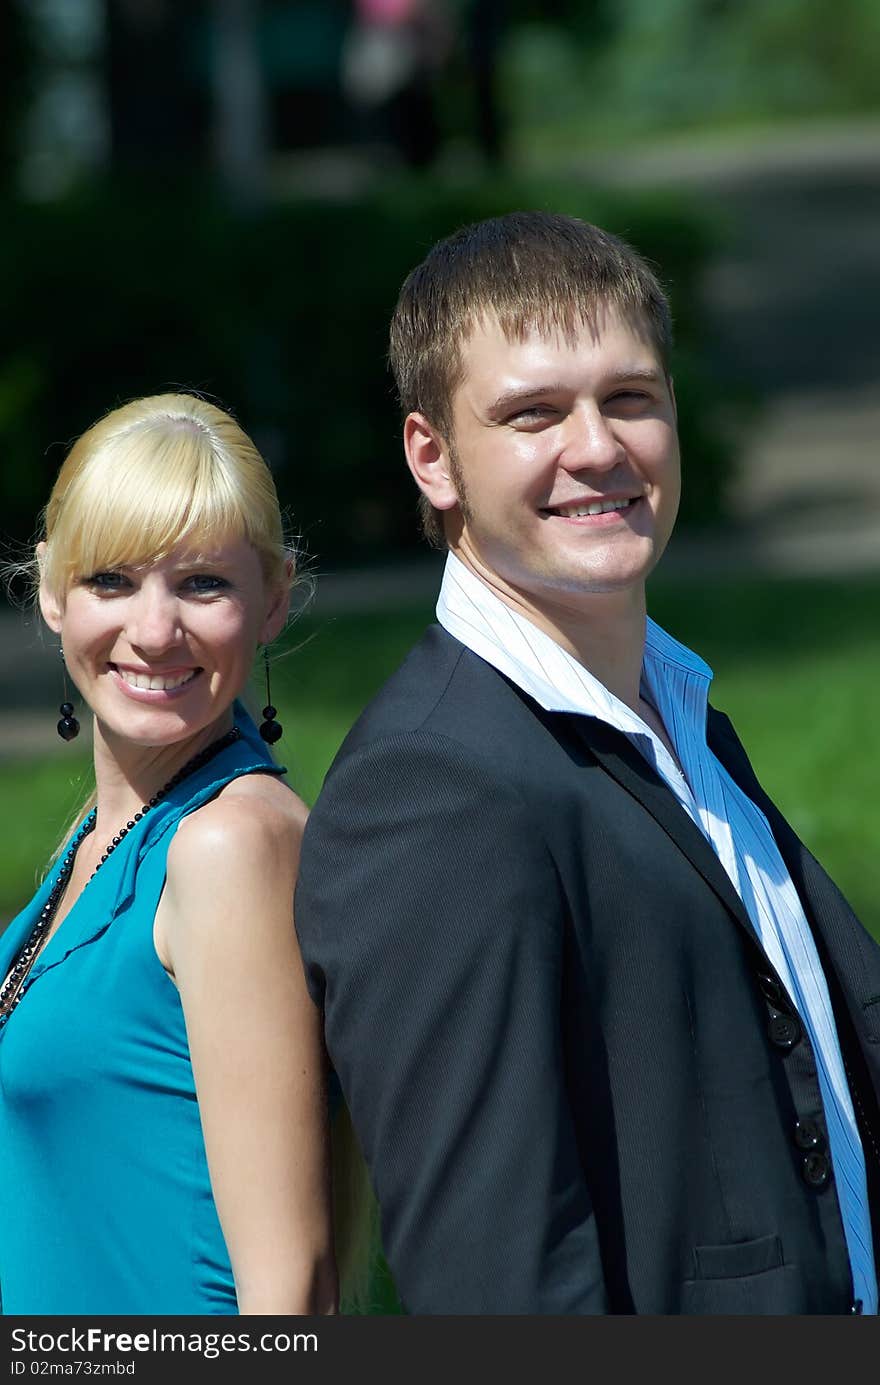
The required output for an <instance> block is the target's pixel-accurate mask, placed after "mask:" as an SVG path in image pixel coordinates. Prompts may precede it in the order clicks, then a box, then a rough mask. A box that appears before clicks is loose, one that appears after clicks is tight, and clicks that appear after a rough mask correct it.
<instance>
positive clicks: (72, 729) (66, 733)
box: [57, 645, 79, 741]
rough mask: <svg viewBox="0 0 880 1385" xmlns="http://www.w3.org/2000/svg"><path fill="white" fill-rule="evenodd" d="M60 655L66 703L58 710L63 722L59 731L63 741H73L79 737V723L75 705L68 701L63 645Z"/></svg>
mask: <svg viewBox="0 0 880 1385" xmlns="http://www.w3.org/2000/svg"><path fill="white" fill-rule="evenodd" d="M58 653H59V654H60V655H61V668H62V676H63V678H64V701H63V702H62V704H61V706H60V707H59V709H58V710H59V711H60V713H61V720H60V721H59V723H58V727H57V730H58V734H59V736H60V737H61V739H62V740H63V741H73V740H75V739H76V737H77V736H78V735H79V722H78V721H77V719H76V717H75V716H74V715H73V703H72V702H70V701H69V700H68V699H69V697H70V692H69V690H68V687H67V665H66V663H65V662H64V646H63V645H59V648H58Z"/></svg>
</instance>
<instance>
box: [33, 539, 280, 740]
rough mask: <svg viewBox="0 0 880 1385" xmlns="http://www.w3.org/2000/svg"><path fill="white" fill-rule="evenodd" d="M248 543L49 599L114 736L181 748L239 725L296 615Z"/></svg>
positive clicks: (174, 555)
mask: <svg viewBox="0 0 880 1385" xmlns="http://www.w3.org/2000/svg"><path fill="white" fill-rule="evenodd" d="M286 595H287V593H286V590H285V591H278V590H276V591H273V590H271V589H269V588H268V587H267V585H266V581H265V577H264V573H263V567H262V564H261V562H260V558H259V555H258V554H257V552H256V550H255V549H254V547H253V546H252V545H251V544H250V543H249V542H248V541H247V539H244V538H225V539H223V540H221V541H218V542H216V543H212V544H207V545H205V544H199V545H198V546H196V545H195V544H192V543H190V542H188V541H183V542H182V543H181V544H179V545H178V547H176V548H175V549H173V550H172V552H171V553H170V554H168V555H167V556H166V557H163V558H161V559H158V560H156V561H155V562H149V563H143V564H138V565H137V566H131V567H128V566H125V565H122V566H119V567H115V568H112V569H110V570H102V571H98V572H90V573H85V574H82V575H80V576H78V577H76V578H75V579H74V580H73V582H72V583H71V584H70V586H69V588H68V590H67V592H66V594H65V595H64V598H63V600H61V599H59V598H58V597H56V596H55V595H54V594H53V593H52V592H50V591H46V590H41V592H40V604H41V607H42V610H43V615H44V617H45V619H46V621H47V623H48V625H49V626H50V627H51V628H52V629H53V630H54V631H55V632H56V634H58V635H60V637H61V643H62V648H63V651H64V659H65V663H66V665H67V669H68V672H69V674H70V677H71V678H72V680H73V682H74V683H75V684H76V686H77V688H78V689H79V692H80V694H81V695H82V697H83V699H84V700H85V702H86V703H88V705H89V707H90V708H91V710H92V711H93V713H94V715H95V717H96V718H97V720H98V722H99V723H100V724H101V726H102V731H103V733H104V735H105V737H106V736H107V734H108V733H109V734H110V735H111V736H116V737H120V738H121V739H123V740H125V741H129V742H132V743H135V744H139V745H143V746H164V745H173V744H175V743H177V742H178V741H184V740H188V739H189V738H190V737H191V736H194V735H198V734H199V733H200V732H202V731H205V730H206V729H207V728H213V727H215V726H216V728H217V730H218V731H220V730H222V729H223V728H224V726H225V725H226V724H227V723H231V716H230V709H231V707H232V703H233V702H234V700H235V698H236V697H237V696H238V695H239V694H240V693H241V692H242V691H243V689H244V687H245V685H246V683H247V680H248V676H249V674H250V670H251V666H252V663H253V658H254V654H255V652H256V648H257V645H258V644H259V643H262V642H265V641H267V640H269V639H272V638H273V637H274V636H275V635H276V634H277V633H278V630H279V629H280V627H281V625H282V624H283V621H284V615H285V613H286Z"/></svg>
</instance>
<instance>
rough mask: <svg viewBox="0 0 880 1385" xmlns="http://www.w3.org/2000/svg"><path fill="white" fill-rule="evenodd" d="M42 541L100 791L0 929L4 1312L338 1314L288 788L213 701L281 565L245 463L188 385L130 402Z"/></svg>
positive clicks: (242, 680) (220, 702)
mask: <svg viewBox="0 0 880 1385" xmlns="http://www.w3.org/2000/svg"><path fill="white" fill-rule="evenodd" d="M37 558H38V565H39V572H38V578H39V600H40V606H41V609H42V612H43V616H44V619H45V621H46V623H47V624H48V626H49V628H50V630H51V631H52V632H53V633H54V634H55V635H56V636H57V637H58V638H59V640H60V644H61V651H62V655H63V659H64V664H65V668H66V672H67V676H68V677H69V679H70V680H72V683H73V684H75V686H76V688H77V689H78V691H79V694H80V696H81V698H82V700H83V703H84V710H87V711H90V712H91V715H92V718H93V721H94V760H95V782H96V794H95V797H94V800H93V802H92V804H91V805H87V811H85V813H84V816H83V818H82V819H81V821H80V822H79V823H78V825H77V826H76V828H75V830H74V831H73V833H72V836H71V838H70V839H69V841H67V842H66V843H65V845H64V846H63V848H62V850H61V852H60V854H59V856H58V857H57V859H56V860H55V862H54V864H53V866H52V867H51V868H50V870H49V871H48V873H47V875H46V878H45V880H44V882H43V884H42V886H41V888H40V889H39V890H38V892H37V894H36V895H35V897H34V898H33V899H32V900H31V901H30V903H29V904H28V905H27V906H26V907H25V908H24V909H23V911H22V912H21V914H20V915H19V916H18V917H17V918H16V919H15V920H14V921H13V922H12V923H11V924H10V925H9V927H8V928H7V929H6V931H5V932H4V934H3V935H2V938H0V1224H2V1228H3V1234H2V1237H0V1292H2V1306H3V1312H4V1313H5V1314H49V1313H51V1314H85V1313H104V1314H230V1313H241V1314H255V1313H257V1314H276V1313H330V1312H333V1311H335V1309H336V1306H337V1273H336V1265H335V1260H334V1252H333V1228H332V1220H333V1219H332V1212H331V1196H330V1177H329V1172H328V1170H329V1165H330V1159H329V1147H328V1136H327V1121H326V1100H325V1083H324V1059H323V1052H322V1047H321V1039H320V1030H319V1021H318V1016H317V1013H316V1011H315V1008H314V1006H313V1004H312V1002H311V1000H310V998H309V996H308V993H307V991H306V988H305V985H304V981H303V972H302V965H301V961H300V956H299V952H298V949H297V942H296V934H295V931H294V926H293V915H292V900H293V890H294V882H295V875H296V867H297V860H298V855H299V845H300V839H301V836H302V831H303V825H304V822H305V818H306V808H305V805H304V804H303V803H302V802H301V801H300V799H299V798H297V797H296V795H295V794H294V793H293V792H292V791H291V789H290V788H289V787H288V786H287V784H286V783H285V782H284V778H283V770H282V769H281V768H280V767H279V765H278V764H277V763H276V762H275V760H274V759H273V757H272V754H271V752H270V750H269V745H268V744H267V742H270V741H272V740H274V739H277V736H278V735H279V734H280V729H279V728H278V726H277V723H276V722H275V713H274V711H273V710H272V709H271V708H269V709H267V711H268V716H266V717H265V720H264V725H263V737H261V735H260V734H259V733H258V730H257V727H256V726H255V725H254V723H253V721H252V720H251V719H250V717H249V716H248V714H247V713H246V711H245V710H244V708H243V706H242V705H241V703H240V702H239V701H238V699H239V695H240V694H241V693H242V691H243V689H244V687H245V684H246V682H247V680H248V677H249V675H250V672H251V667H252V663H253V661H254V657H255V655H256V652H257V650H258V649H259V648H260V646H265V645H266V644H268V643H269V642H270V641H271V640H272V639H273V638H274V637H275V636H276V635H277V634H278V633H279V631H280V630H281V629H282V627H283V625H284V622H285V619H286V616H287V611H288V600H289V592H290V587H291V582H292V579H293V564H292V560H291V558H290V556H289V554H288V552H287V550H286V548H285V544H284V537H283V530H282V521H281V516H280V513H279V507H278V500H277V496H276V493H275V487H274V485H273V482H272V478H271V475H270V472H269V470H268V467H267V466H266V464H265V462H264V461H263V459H262V457H261V456H260V455H259V453H258V452H257V450H256V448H255V447H254V445H253V443H252V442H251V440H250V439H249V438H248V437H247V436H246V435H245V433H244V432H243V431H242V430H241V428H240V427H239V426H238V425H237V424H236V423H235V421H234V420H233V419H232V418H231V417H229V415H227V414H226V413H224V412H222V411H221V410H220V409H218V408H216V407H214V406H213V405H211V404H209V403H207V402H205V401H204V400H202V399H199V398H196V397H192V396H189V395H184V394H168V395H160V396H155V397H152V398H146V399H140V400H137V401H135V402H133V403H130V404H126V405H124V406H123V407H121V408H119V409H116V410H115V411H114V412H112V413H110V414H108V415H107V416H106V417H105V418H103V419H101V420H100V421H99V422H98V423H96V424H95V425H94V427H92V428H90V429H89V430H88V431H87V432H86V433H85V434H84V435H83V436H82V437H81V438H80V439H79V440H78V442H77V443H76V444H75V445H74V447H73V448H72V450H71V451H70V454H69V455H68V457H67V459H66V461H65V462H64V465H63V466H62V468H61V472H60V474H59V476H58V479H57V481H56V484H55V487H54V489H53V491H52V495H51V498H50V500H49V504H48V506H47V509H46V514H45V533H44V538H43V540H42V542H41V543H40V544H39V547H38V550H37ZM78 715H82V712H75V708H74V704H73V703H72V702H71V701H69V700H68V699H67V698H65V703H64V705H63V706H62V716H61V721H60V723H59V731H60V733H61V734H62V736H63V737H65V738H67V737H69V736H70V735H71V734H75V731H76V727H77V717H78ZM4 978H5V979H4Z"/></svg>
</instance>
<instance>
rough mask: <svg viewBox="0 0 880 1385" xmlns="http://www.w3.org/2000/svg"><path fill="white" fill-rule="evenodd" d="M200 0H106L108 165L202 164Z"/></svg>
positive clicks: (158, 168) (158, 167)
mask: <svg viewBox="0 0 880 1385" xmlns="http://www.w3.org/2000/svg"><path fill="white" fill-rule="evenodd" d="M204 17H205V0H189V3H188V4H186V5H181V4H178V3H175V0H107V8H106V37H107V43H106V66H105V72H106V88H107V94H108V99H109V109H110V156H111V164H112V167H113V169H114V170H116V171H123V172H163V171H164V172H168V173H179V174H191V173H192V172H193V171H194V170H201V169H203V168H204V166H205V165H206V163H207V161H208V150H209V130H210V100H209V95H208V92H207V90H206V88H205V85H204V83H203V82H202V81H200V72H201V71H202V70H203V67H204V64H203V62H202V60H201V59H200V57H199V56H198V55H197V54H196V52H195V51H194V50H195V40H196V38H197V36H198V25H199V21H200V20H203V19H204Z"/></svg>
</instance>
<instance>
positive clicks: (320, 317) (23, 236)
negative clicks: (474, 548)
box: [0, 175, 736, 565]
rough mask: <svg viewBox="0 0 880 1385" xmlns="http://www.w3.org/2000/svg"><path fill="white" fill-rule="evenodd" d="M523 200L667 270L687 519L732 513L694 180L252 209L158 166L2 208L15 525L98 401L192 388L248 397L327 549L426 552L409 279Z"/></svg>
mask: <svg viewBox="0 0 880 1385" xmlns="http://www.w3.org/2000/svg"><path fill="white" fill-rule="evenodd" d="M525 207H532V208H535V207H540V208H546V209H549V210H554V211H566V212H571V213H574V214H576V215H580V216H583V217H585V218H586V219H588V220H592V221H597V222H599V223H600V224H601V225H603V226H605V227H607V228H608V229H610V230H612V231H616V232H617V233H619V234H621V235H623V236H624V237H625V238H627V239H629V240H630V241H631V242H632V243H633V244H634V245H636V246H637V247H638V249H639V250H641V251H642V253H643V254H645V255H646V256H647V257H648V258H649V259H650V260H651V261H653V262H654V263H655V264H656V265H657V266H658V268H659V271H660V274H661V277H662V278H663V279H664V281H665V282H666V284H667V285H668V288H669V291H670V295H671V299H672V303H673V310H674V314H675V318H676V323H677V332H678V341H679V345H678V356H677V362H676V375H677V385H678V398H679V409H680V427H681V434H682V445H683V452H684V456H685V459H686V468H687V471H688V475H687V477H686V485H685V497H686V498H685V509H684V511H683V515H682V518H683V521H684V522H685V523H687V522H689V521H694V520H698V521H704V520H711V519H713V518H715V517H716V516H718V515H719V514H720V513H722V511H723V507H724V492H725V485H726V483H727V480H728V477H729V473H730V470H731V467H732V463H733V457H734V453H735V446H736V442H735V438H734V437H733V436H732V435H731V434H730V432H729V429H728V428H727V425H726V423H725V406H726V408H727V413H728V414H729V413H730V412H731V410H730V404H731V388H730V386H729V384H727V383H725V382H724V381H721V380H719V379H717V378H715V377H714V376H713V372H712V368H711V366H710V365H709V361H710V359H711V351H710V350H709V349H707V342H706V336H705V327H704V324H703V320H702V315H701V309H700V303H699V289H700V281H701V275H702V273H703V270H704V268H705V266H706V264H707V262H708V261H709V259H710V257H711V255H712V253H713V251H714V249H715V247H716V243H717V236H718V231H717V228H716V226H715V225H714V223H713V222H712V220H711V218H710V217H709V216H708V215H707V214H706V213H704V212H700V211H698V210H697V209H696V208H695V207H694V206H693V205H690V204H689V203H688V202H687V201H685V200H683V199H682V198H681V197H680V196H676V195H672V194H653V195H651V196H647V195H635V194H634V195H626V194H623V193H610V192H603V191H599V190H598V189H590V188H587V187H584V186H572V185H571V184H567V185H563V186H560V185H558V184H557V185H553V184H547V183H543V182H537V181H529V180H516V179H512V178H506V179H493V180H489V181H481V182H479V183H473V184H471V183H467V184H463V183H459V184H457V185H455V186H450V185H448V184H446V183H442V182H439V181H437V180H434V181H432V180H428V179H423V178H419V177H417V176H416V175H406V176H403V175H401V176H399V177H395V178H393V179H391V180H388V179H386V180H383V181H379V182H377V183H376V184H375V190H374V191H372V192H371V193H370V194H369V195H367V196H364V197H362V198H360V199H359V200H356V201H353V200H349V199H346V200H328V199H327V198H326V197H324V198H317V197H314V198H308V197H301V198H300V199H299V200H296V201H289V202H287V203H284V204H281V205H274V206H272V207H271V208H270V209H269V210H267V211H265V212H264V213H262V214H260V215H254V216H250V217H242V216H236V215H235V214H234V213H233V212H232V211H231V210H230V209H229V208H228V207H226V206H224V204H223V203H222V202H220V201H219V200H218V199H217V198H216V196H212V195H211V194H210V193H209V191H208V190H207V189H205V188H204V187H201V186H199V185H197V184H196V182H195V181H194V180H193V182H191V183H186V184H175V185H171V184H167V183H164V184H163V183H162V181H161V180H160V179H158V178H155V179H149V180H147V179H142V180H140V181H139V182H137V183H136V184H134V185H122V184H113V185H110V186H106V187H103V188H95V189H92V190H91V191H88V192H83V193H81V194H79V195H78V196H76V197H71V198H69V199H66V200H64V201H61V202H56V203H52V204H45V205H23V204H20V203H7V204H6V205H5V206H2V207H0V215H2V218H3V239H4V248H5V252H6V253H5V254H4V256H3V257H2V260H0V297H2V301H3V305H4V319H5V328H6V333H5V335H6V342H7V343H8V346H7V350H6V353H5V354H4V356H3V357H2V359H0V458H2V463H0V507H2V512H3V516H4V528H6V529H7V531H9V532H10V533H11V534H12V535H13V536H14V537H15V538H16V539H18V540H20V541H27V540H28V539H29V538H30V537H31V535H32V534H33V532H34V530H35V526H36V517H37V514H38V511H39V510H40V508H41V506H42V505H43V504H44V503H45V500H46V499H47V497H48V492H49V489H50V486H51V481H52V478H53V477H54V474H55V472H56V471H57V468H58V466H59V465H60V462H61V460H62V458H63V456H64V454H65V451H66V449H67V447H68V445H69V443H70V442H71V441H72V439H73V438H74V437H75V436H76V435H77V434H78V433H80V432H81V431H82V430H83V429H84V428H86V427H87V426H88V425H89V424H90V423H92V422H93V421H94V420H95V419H96V418H97V417H99V416H100V415H101V414H103V413H104V412H105V411H106V410H108V409H109V408H112V407H113V406H115V405H116V404H117V403H120V402H122V401H124V400H125V399H128V398H132V397H134V396H137V395H140V394H151V393H156V392H159V391H163V390H166V389H174V388H180V387H183V388H193V389H197V390H200V391H203V392H205V393H206V394H208V395H209V396H211V397H214V398H217V399H219V401H220V402H221V403H224V404H225V405H226V406H227V407H230V408H231V409H232V410H233V411H234V412H235V413H236V414H237V415H238V417H239V418H240V419H241V421H242V423H243V424H244V426H245V427H246V428H247V429H248V431H250V432H251V433H252V434H253V436H254V438H255V440H256V442H257V444H258V446H260V447H261V448H262V450H263V451H264V453H265V454H266V456H267V458H268V460H269V462H270V464H271V465H272V467H273V469H274V472H275V475H276V481H277V484H278V488H279V492H280V494H281V497H282V502H283V504H284V505H285V506H286V507H287V508H289V510H290V511H291V513H292V520H293V525H294V528H296V529H298V530H300V531H301V533H302V536H303V539H304V543H305V547H306V549H307V551H308V552H310V553H311V554H312V555H313V556H315V557H316V558H318V559H320V561H321V562H322V563H323V564H326V563H327V562H328V561H329V562H332V563H334V564H337V565H339V564H344V563H346V562H351V563H360V562H363V561H369V560H370V559H371V558H373V557H376V556H383V557H384V556H387V555H388V554H390V553H394V554H400V553H406V552H407V551H411V550H412V549H413V548H414V547H416V546H417V545H418V544H419V542H420V539H419V535H418V527H417V522H416V504H415V501H416V492H415V487H414V486H413V484H412V482H411V480H410V477H409V474H408V472H407V470H406V467H405V465H404V462H403V457H402V450H401V445H400V424H399V419H398V412H397V406H396V401H395V398H394V392H393V385H392V381H391V378H390V375H389V373H388V371H387V369H386V365H385V352H386V342H387V328H388V320H389V317H390V314H391V311H392V309H393V306H394V303H395V300H396V296H397V292H398V289H399V286H400V284H401V282H402V280H403V278H404V277H405V275H406V273H407V272H408V271H409V269H410V268H412V266H413V265H414V264H415V263H417V262H418V261H419V260H420V259H421V258H422V256H423V255H424V253H425V252H426V251H427V249H428V248H429V247H430V245H431V244H432V243H433V242H434V241H435V240H436V239H437V238H439V237H440V236H442V235H445V234H447V233H448V232H450V231H452V230H454V229H455V228H456V227H458V226H459V225H461V224H463V223H465V222H469V221H474V220H477V219H480V218H482V217H484V216H489V215H494V214H496V213H499V212H503V211H507V210H512V209H515V208H525Z"/></svg>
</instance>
